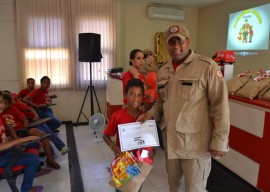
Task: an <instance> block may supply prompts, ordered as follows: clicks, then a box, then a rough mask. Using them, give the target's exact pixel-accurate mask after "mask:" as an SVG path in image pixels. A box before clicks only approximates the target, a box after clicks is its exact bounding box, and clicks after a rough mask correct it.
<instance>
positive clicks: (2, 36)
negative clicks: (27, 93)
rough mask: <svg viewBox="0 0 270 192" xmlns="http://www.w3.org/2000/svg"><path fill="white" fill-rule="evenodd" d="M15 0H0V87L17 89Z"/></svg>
mask: <svg viewBox="0 0 270 192" xmlns="http://www.w3.org/2000/svg"><path fill="white" fill-rule="evenodd" d="M19 79H20V78H19V66H18V58H17V46H16V16H15V0H0V89H1V90H5V89H9V88H10V87H13V88H14V89H19Z"/></svg>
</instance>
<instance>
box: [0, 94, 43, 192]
mask: <svg viewBox="0 0 270 192" xmlns="http://www.w3.org/2000/svg"><path fill="white" fill-rule="evenodd" d="M3 109H4V102H3V94H2V92H1V91H0V113H2V111H3ZM5 127H6V125H5V123H4V121H3V119H2V118H1V117H0V151H2V150H5V149H8V148H11V147H14V146H17V145H19V144H21V143H24V142H27V141H31V140H35V139H37V138H38V137H36V136H29V137H25V138H19V139H16V140H12V141H9V140H8V138H7V135H6V128H5ZM12 158H13V154H12V153H9V152H1V153H0V167H5V166H6V165H7V164H8V163H9V161H11V160H12ZM16 165H24V166H25V169H24V177H23V182H22V186H21V191H22V192H28V191H39V192H41V191H42V189H43V187H42V186H41V185H39V186H34V187H32V186H33V180H34V177H35V175H36V171H37V169H38V166H39V158H38V156H37V155H35V154H31V153H23V154H22V156H21V157H20V158H19V159H18V161H17V162H16Z"/></svg>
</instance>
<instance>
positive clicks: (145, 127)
mask: <svg viewBox="0 0 270 192" xmlns="http://www.w3.org/2000/svg"><path fill="white" fill-rule="evenodd" d="M118 133H119V139H120V146H121V151H129V150H133V149H139V148H143V147H152V146H159V140H158V133H157V125H156V122H155V120H148V121H145V122H144V123H143V124H141V123H140V122H135V123H127V124H120V125H118Z"/></svg>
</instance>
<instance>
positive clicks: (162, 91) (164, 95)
mask: <svg viewBox="0 0 270 192" xmlns="http://www.w3.org/2000/svg"><path fill="white" fill-rule="evenodd" d="M168 81H169V80H161V81H159V82H157V89H158V93H159V96H160V98H161V99H162V101H166V100H167V99H168V90H167V83H168Z"/></svg>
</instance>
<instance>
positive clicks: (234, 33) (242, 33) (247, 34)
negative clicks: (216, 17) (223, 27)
mask: <svg viewBox="0 0 270 192" xmlns="http://www.w3.org/2000/svg"><path fill="white" fill-rule="evenodd" d="M269 17H270V4H267V5H263V6H260V7H255V8H252V9H247V10H244V11H240V12H237V13H232V14H230V17H229V29H228V39H227V49H229V50H265V49H268V44H269Z"/></svg>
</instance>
